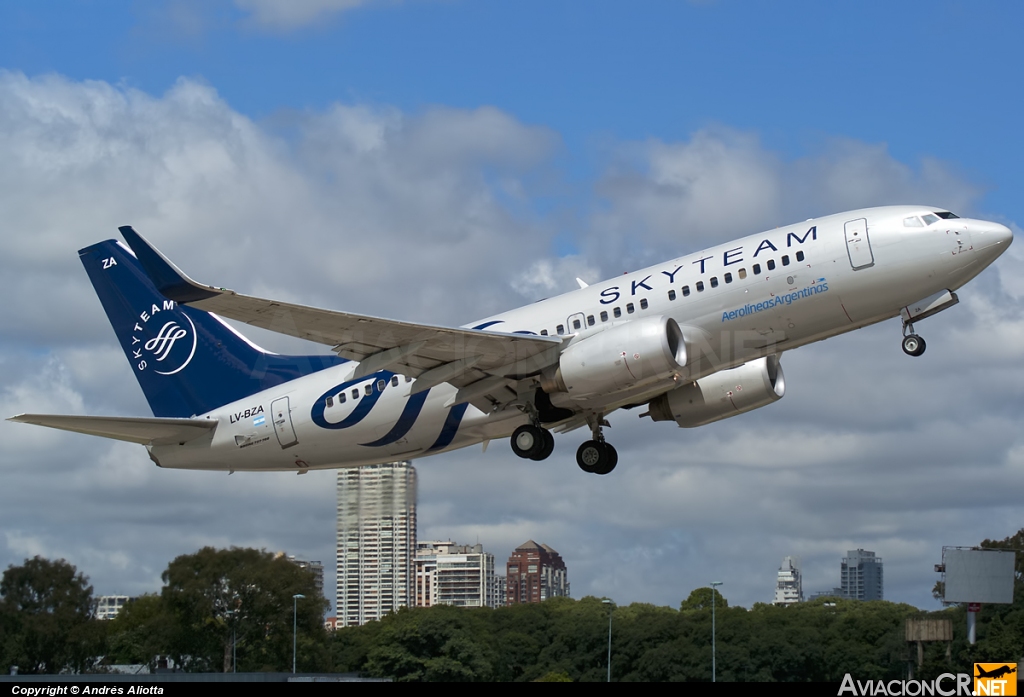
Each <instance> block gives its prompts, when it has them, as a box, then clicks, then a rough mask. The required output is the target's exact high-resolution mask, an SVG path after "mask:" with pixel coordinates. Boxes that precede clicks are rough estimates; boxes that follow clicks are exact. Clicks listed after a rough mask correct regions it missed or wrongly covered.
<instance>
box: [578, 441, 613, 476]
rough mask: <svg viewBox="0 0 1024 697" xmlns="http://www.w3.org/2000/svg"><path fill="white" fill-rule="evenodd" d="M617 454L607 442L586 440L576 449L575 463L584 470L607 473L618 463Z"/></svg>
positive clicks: (593, 472)
mask: <svg viewBox="0 0 1024 697" xmlns="http://www.w3.org/2000/svg"><path fill="white" fill-rule="evenodd" d="M618 461H619V454H618V453H617V452H615V448H613V447H612V446H610V445H608V444H607V443H604V442H601V441H596V440H588V441H586V442H585V443H583V445H581V446H580V448H579V450H577V451H576V464H578V465H579V466H580V469H581V470H583V471H584V472H590V473H592V474H608V473H609V472H611V471H612V470H613V469H615V465H616V464H618Z"/></svg>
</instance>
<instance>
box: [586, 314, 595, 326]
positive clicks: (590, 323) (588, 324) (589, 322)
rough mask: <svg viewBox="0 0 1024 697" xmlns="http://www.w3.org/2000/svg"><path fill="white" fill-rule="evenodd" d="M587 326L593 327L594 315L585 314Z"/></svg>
mask: <svg viewBox="0 0 1024 697" xmlns="http://www.w3.org/2000/svg"><path fill="white" fill-rule="evenodd" d="M587 326H588V327H593V326H594V316H593V315H587Z"/></svg>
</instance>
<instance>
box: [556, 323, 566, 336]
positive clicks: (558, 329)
mask: <svg viewBox="0 0 1024 697" xmlns="http://www.w3.org/2000/svg"><path fill="white" fill-rule="evenodd" d="M555 331H556V332H558V333H559V334H565V327H563V326H562V325H561V324H559V325H558V326H557V327H555Z"/></svg>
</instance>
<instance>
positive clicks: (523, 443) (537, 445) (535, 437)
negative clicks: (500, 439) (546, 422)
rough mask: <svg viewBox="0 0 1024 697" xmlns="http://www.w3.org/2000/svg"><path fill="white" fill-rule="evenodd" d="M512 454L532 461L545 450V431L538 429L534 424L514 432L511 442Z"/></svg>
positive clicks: (526, 425) (521, 427)
mask: <svg viewBox="0 0 1024 697" xmlns="http://www.w3.org/2000/svg"><path fill="white" fill-rule="evenodd" d="M510 442H511V444H512V452H514V453H515V454H516V455H518V456H519V457H521V458H523V459H526V460H532V459H535V457H536V455H538V454H539V453H540V452H542V451H543V450H544V447H545V444H546V441H545V439H544V429H541V428H537V427H536V426H534V425H533V424H525V425H523V426H520V427H519V428H517V429H516V430H515V431H513V432H512V438H511V440H510Z"/></svg>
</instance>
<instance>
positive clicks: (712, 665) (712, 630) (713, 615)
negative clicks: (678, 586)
mask: <svg viewBox="0 0 1024 697" xmlns="http://www.w3.org/2000/svg"><path fill="white" fill-rule="evenodd" d="M710 585H711V682H715V589H716V588H718V586H720V585H722V582H721V581H712V582H711V584H710Z"/></svg>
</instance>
